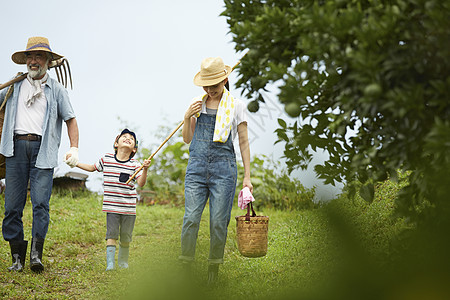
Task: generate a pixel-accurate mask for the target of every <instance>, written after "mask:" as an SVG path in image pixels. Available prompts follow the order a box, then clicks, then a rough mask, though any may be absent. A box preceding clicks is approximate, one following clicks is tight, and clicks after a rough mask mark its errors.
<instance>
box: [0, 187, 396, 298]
mask: <svg viewBox="0 0 450 300" xmlns="http://www.w3.org/2000/svg"><path fill="white" fill-rule="evenodd" d="M378 201H380V203H381V204H375V205H374V206H372V207H369V206H367V205H366V204H364V203H363V202H357V203H354V204H352V205H348V204H347V205H344V206H343V207H340V206H339V207H340V208H339V209H340V210H341V211H342V212H343V214H342V215H344V216H345V215H348V216H351V217H350V219H351V220H352V223H351V224H353V225H354V226H356V227H358V228H359V229H358V232H359V233H358V234H359V235H358V238H357V240H358V244H359V246H360V247H362V248H363V249H369V250H368V251H365V253H366V252H367V253H368V255H369V256H370V257H375V261H378V260H382V258H383V256H384V255H386V254H388V253H389V251H390V250H389V241H390V239H391V238H392V237H393V236H395V235H396V234H397V233H398V232H399V231H400V230H401V229H402V228H403V227H404V226H403V225H402V222H401V221H393V220H392V219H390V213H389V212H390V211H391V210H392V208H391V207H390V206H389V205H390V204H389V203H391V202H392V201H385V200H378ZM383 201H384V202H383ZM101 202H102V199H101V196H96V195H90V194H81V195H80V194H74V195H71V194H67V195H53V196H52V199H51V212H50V216H51V224H50V228H49V232H48V235H47V239H46V241H45V245H44V257H43V262H44V265H45V268H46V269H45V271H44V272H43V273H42V274H34V273H33V272H31V271H30V269H29V259H27V262H26V268H25V271H24V272H22V273H11V272H9V271H8V270H7V267H9V266H10V264H11V258H10V253H9V246H8V244H7V243H6V242H3V243H2V244H1V246H0V297H1V298H2V299H33V298H35V299H112V298H119V299H124V298H126V299H239V298H242V299H282V298H283V299H290V298H292V299H296V298H297V297H300V295H304V296H305V297H306V296H307V295H312V294H311V293H314V294H315V293H317V291H321V290H324V289H327V288H333V284H328V282H334V281H333V276H336V274H337V273H339V270H340V266H341V265H340V263H342V262H344V261H345V259H346V257H345V255H342V254H343V253H344V252H345V251H346V249H347V248H346V247H343V246H342V245H343V243H344V245H345V243H346V240H348V238H347V237H346V236H345V235H342V234H340V233H342V231H341V230H339V229H336V228H339V226H337V227H336V226H334V221H333V220H335V219H333V217H332V216H333V214H332V213H331V214H330V211H333V210H331V209H325V208H320V209H316V210H307V211H275V210H269V209H267V210H263V211H258V212H257V213H258V215H267V216H269V217H270V221H269V244H268V253H267V255H266V256H264V257H262V258H245V257H243V256H241V255H240V253H239V251H238V249H237V244H236V238H235V237H236V221H235V220H234V216H238V215H243V214H245V213H244V211H241V210H240V209H238V208H234V209H233V211H232V220H231V222H230V225H229V233H228V241H227V244H226V248H225V263H224V264H223V265H222V266H221V268H220V273H219V282H218V285H217V286H215V287H212V288H211V287H209V288H208V287H206V285H205V281H206V276H207V258H208V251H209V224H208V223H209V221H208V220H209V214H208V208H206V209H205V212H204V214H203V218H202V222H201V228H200V232H199V238H198V242H197V253H196V262H195V264H194V265H193V268H192V270H191V271H192V272H191V273H190V275H189V276H186V274H185V273H184V272H183V270H182V269H181V267H180V265H179V263H178V261H177V257H178V255H179V254H180V234H181V225H182V218H183V213H184V210H183V208H179V207H170V206H145V205H140V206H138V208H137V211H138V216H137V220H136V225H135V229H134V233H133V242H132V243H131V245H130V261H129V263H130V268H129V269H128V270H115V271H112V272H105V267H106V266H105V247H106V246H105V240H104V236H105V231H106V217H105V214H104V213H102V212H101ZM346 203H348V201H347V202H346ZM377 205H378V206H377ZM1 212H2V214H3V207H2V208H1ZM330 216H331V217H330ZM372 219H373V220H374V221H373V222H371V221H369V220H372ZM23 220H24V226H25V236H26V238H27V239H31V204H30V203H29V201H28V202H27V206H26V208H25V211H24V217H23ZM344 223H345V222H344ZM355 224H356V225H355ZM353 225H352V226H353ZM344 227H345V226H344ZM28 253H29V249H28ZM116 255H117V253H116Z"/></svg>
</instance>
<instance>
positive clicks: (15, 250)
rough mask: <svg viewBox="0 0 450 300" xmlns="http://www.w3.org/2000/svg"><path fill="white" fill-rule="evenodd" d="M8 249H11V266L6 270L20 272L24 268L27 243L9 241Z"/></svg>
mask: <svg viewBox="0 0 450 300" xmlns="http://www.w3.org/2000/svg"><path fill="white" fill-rule="evenodd" d="M9 247H10V248H11V257H12V266H11V267H9V268H8V270H10V271H16V272H22V271H23V268H25V257H26V256H27V247H28V241H9Z"/></svg>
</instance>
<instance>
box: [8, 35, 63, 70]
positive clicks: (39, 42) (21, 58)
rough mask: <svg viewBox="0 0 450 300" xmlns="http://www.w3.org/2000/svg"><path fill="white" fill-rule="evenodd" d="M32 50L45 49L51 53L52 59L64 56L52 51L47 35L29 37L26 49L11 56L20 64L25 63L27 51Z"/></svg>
mask: <svg viewBox="0 0 450 300" xmlns="http://www.w3.org/2000/svg"><path fill="white" fill-rule="evenodd" d="M32 51H45V52H48V53H50V54H51V59H50V61H53V60H57V59H60V58H63V56H61V55H59V54H56V53H54V52H53V51H52V49H51V48H50V43H49V42H48V39H47V38H45V37H40V36H35V37H30V38H29V39H28V43H27V48H26V50H25V51H18V52H16V53H14V54H13V55H12V56H11V58H12V60H13V62H15V63H16V64H18V65H24V64H26V62H27V55H26V54H27V53H29V52H32Z"/></svg>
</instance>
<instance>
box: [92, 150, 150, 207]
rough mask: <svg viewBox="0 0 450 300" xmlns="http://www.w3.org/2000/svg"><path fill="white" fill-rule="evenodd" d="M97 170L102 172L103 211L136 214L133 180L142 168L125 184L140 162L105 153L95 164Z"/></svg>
mask: <svg viewBox="0 0 450 300" xmlns="http://www.w3.org/2000/svg"><path fill="white" fill-rule="evenodd" d="M94 166H95V169H96V170H97V171H98V172H103V209H102V210H103V211H104V212H109V213H116V214H122V215H136V199H137V193H136V188H135V186H134V183H135V181H136V180H137V179H138V178H139V177H140V176H141V175H142V170H141V171H140V172H139V173H138V174H137V175H136V177H135V178H134V179H133V180H132V181H130V183H129V184H126V181H127V180H128V179H129V178H130V176H131V175H133V174H134V172H136V170H137V169H139V167H140V166H141V164H140V163H139V162H138V161H137V160H135V159H130V160H128V161H119V160H117V158H116V157H115V155H114V154H110V153H107V154H105V156H103V157H102V158H101V159H100V160H99V161H98V162H97V163H96V164H95V165H94Z"/></svg>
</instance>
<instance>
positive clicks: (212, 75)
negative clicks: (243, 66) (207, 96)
mask: <svg viewBox="0 0 450 300" xmlns="http://www.w3.org/2000/svg"><path fill="white" fill-rule="evenodd" d="M230 73H231V67H230V66H226V65H225V64H224V63H223V60H222V59H221V58H220V57H208V58H205V59H204V60H203V61H202V65H201V68H200V72H198V73H197V74H196V75H195V77H194V84H195V85H198V86H211V85H215V84H218V83H219V82H221V81H223V80H224V79H225V78H227V77H228V76H229V75H230Z"/></svg>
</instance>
